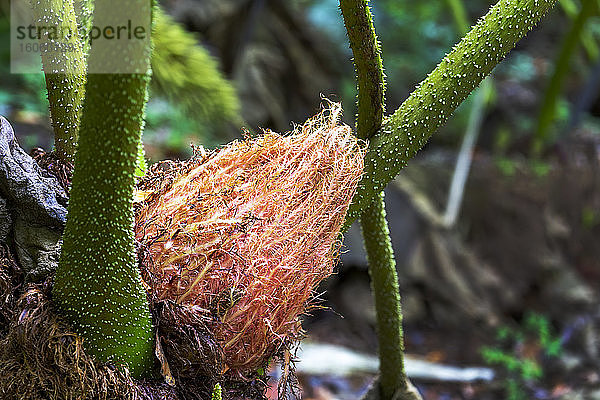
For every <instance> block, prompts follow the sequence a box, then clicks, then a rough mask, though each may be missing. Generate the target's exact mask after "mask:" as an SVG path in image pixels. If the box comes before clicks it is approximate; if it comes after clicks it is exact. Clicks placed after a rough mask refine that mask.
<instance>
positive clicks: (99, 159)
mask: <svg viewBox="0 0 600 400" xmlns="http://www.w3.org/2000/svg"><path fill="white" fill-rule="evenodd" d="M144 12H147V13H148V15H150V2H149V1H144V0H137V1H130V2H124V3H121V4H120V5H119V6H118V7H117V6H115V5H114V4H106V2H99V3H97V4H96V9H95V10H94V15H96V14H97V13H101V15H111V13H118V14H121V15H144V14H140V13H144ZM112 15H115V14H112ZM136 52H137V54H141V56H140V57H135V56H134V57H131V56H130V54H136ZM149 57H150V46H149V43H147V42H140V41H136V42H134V41H130V42H128V47H124V46H109V47H108V48H102V47H100V46H98V47H96V46H93V47H92V49H91V53H90V56H89V70H90V71H99V70H107V69H110V68H114V67H115V66H114V60H121V61H122V60H126V59H130V60H131V64H130V65H129V67H130V68H131V71H136V72H137V73H130V74H125V73H123V74H90V75H89V76H88V81H87V86H86V92H87V96H86V98H85V103H84V111H83V114H82V118H81V130H80V135H79V145H78V146H79V147H78V151H77V155H76V159H75V170H74V174H73V187H72V190H71V198H70V202H69V209H68V211H69V214H68V219H67V224H66V227H65V233H64V237H63V247H62V254H61V258H60V262H59V267H58V270H57V272H56V281H55V286H54V289H53V295H54V300H55V301H56V304H57V305H58V309H59V311H60V313H61V314H62V315H63V316H64V317H66V318H67V320H68V321H69V322H70V323H71V324H72V325H73V327H74V328H75V330H76V331H77V332H78V333H80V334H81V335H82V336H83V337H84V340H85V341H84V345H85V347H86V350H87V351H88V352H89V353H90V354H92V355H93V356H95V357H97V358H98V359H99V360H100V361H105V362H107V361H110V362H113V363H115V364H124V365H125V366H127V367H128V368H129V369H130V371H131V374H132V375H133V376H136V377H138V376H142V375H147V374H148V373H149V371H150V370H151V367H152V365H153V346H152V342H153V332H152V321H151V317H150V312H149V310H148V303H147V300H146V294H145V292H144V289H143V286H142V281H141V278H140V273H139V270H138V268H137V266H136V259H135V251H134V237H133V206H132V196H133V188H134V183H135V178H134V171H135V168H136V162H137V155H138V143H139V141H140V137H141V129H142V119H143V118H142V116H143V110H144V105H145V102H146V97H147V84H148V81H149V79H150V74H149V73H147V72H146V71H148V69H149V66H148V65H149ZM144 72H146V73H144Z"/></svg>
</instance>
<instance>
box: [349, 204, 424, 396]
mask: <svg viewBox="0 0 600 400" xmlns="http://www.w3.org/2000/svg"><path fill="white" fill-rule="evenodd" d="M385 216H386V213H385V203H384V194H383V192H380V193H379V195H378V196H377V197H376V198H375V200H374V201H373V202H372V203H371V204H370V205H369V206H368V207H367V208H366V209H365V210H364V212H363V213H362V214H361V216H360V223H361V229H362V235H363V238H364V244H365V250H366V252H367V260H368V262H369V274H370V275H371V287H372V290H373V294H374V297H375V310H376V314H377V337H378V338H379V348H378V351H379V362H380V365H379V371H380V376H379V387H380V393H381V398H382V399H384V400H389V399H392V398H396V399H399V400H404V399H406V400H409V399H411V400H412V399H418V397H417V396H416V394H415V392H413V391H411V389H410V386H409V384H408V380H407V378H406V373H405V370H404V338H403V330H402V309H401V303H400V289H399V286H398V276H397V274H396V261H395V259H394V251H393V249H392V243H391V241H390V234H389V229H388V225H387V220H386V218H385ZM395 396H397V397H395Z"/></svg>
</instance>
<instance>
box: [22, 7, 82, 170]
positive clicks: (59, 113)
mask: <svg viewBox="0 0 600 400" xmlns="http://www.w3.org/2000/svg"><path fill="white" fill-rule="evenodd" d="M32 5H33V12H34V15H35V19H36V25H37V26H38V28H39V29H40V30H39V32H40V33H41V35H40V48H41V49H42V50H41V55H42V65H43V67H44V72H45V77H46V89H47V91H48V102H49V103H50V116H51V118H52V126H53V128H54V138H55V141H54V143H55V151H56V154H57V155H58V156H59V157H60V158H61V159H62V160H64V161H69V162H72V161H73V156H74V154H75V147H76V143H77V134H78V129H79V118H80V114H81V108H82V106H83V99H84V97H85V71H86V66H85V56H84V49H83V43H82V40H81V37H80V36H79V31H78V26H77V19H76V16H75V10H74V7H73V0H33V1H32ZM43 27H54V28H57V31H58V32H59V35H58V37H52V32H51V31H50V30H44V29H43ZM48 33H50V35H49V34H48ZM57 49H60V50H57Z"/></svg>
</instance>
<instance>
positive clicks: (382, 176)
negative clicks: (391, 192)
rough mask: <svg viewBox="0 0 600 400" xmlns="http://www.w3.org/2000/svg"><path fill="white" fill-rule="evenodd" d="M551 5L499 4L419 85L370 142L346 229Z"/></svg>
mask: <svg viewBox="0 0 600 400" xmlns="http://www.w3.org/2000/svg"><path fill="white" fill-rule="evenodd" d="M554 3H556V0H500V1H499V2H498V3H497V4H496V5H494V6H493V7H492V8H491V9H490V11H489V12H488V13H487V14H486V16H485V17H483V18H482V19H481V20H480V21H479V22H478V23H477V24H476V25H475V26H474V27H473V29H472V30H471V31H470V32H469V33H468V34H467V35H466V36H465V37H464V38H463V39H462V40H461V41H460V42H459V43H458V44H457V45H456V46H455V47H454V48H453V50H452V51H451V52H450V53H449V54H448V55H447V56H446V57H445V58H444V59H443V60H442V61H441V62H440V64H439V65H438V66H437V67H436V68H435V69H434V70H433V71H432V72H431V73H430V74H429V75H428V76H427V78H426V79H425V80H424V81H423V82H421V84H420V85H419V86H418V87H417V89H416V90H415V91H414V92H413V93H412V94H411V95H410V96H409V98H408V99H407V100H406V101H405V102H404V103H403V104H402V105H401V106H400V108H399V109H398V110H397V111H396V112H395V113H394V114H393V115H392V116H391V117H389V118H388V119H387V120H386V121H385V122H384V125H383V127H382V129H381V130H380V133H379V134H378V135H376V136H375V137H374V138H373V139H372V140H371V141H370V143H369V152H368V153H367V156H366V159H365V172H364V174H363V177H362V180H361V183H360V185H359V188H358V191H357V194H356V196H354V200H353V203H352V204H351V205H350V209H349V212H348V216H347V218H346V225H345V226H346V227H348V226H349V225H350V223H351V222H352V221H353V220H354V219H356V218H357V217H358V215H359V213H360V211H361V210H363V209H364V208H365V207H367V206H368V205H369V204H370V203H371V202H372V201H373V199H374V198H375V196H377V195H378V194H379V193H380V192H381V190H383V188H384V187H385V186H386V185H387V184H388V182H389V181H391V180H392V179H394V178H395V177H396V175H397V174H398V172H399V171H400V170H401V169H402V168H403V167H404V166H405V165H406V163H407V161H408V160H409V159H410V158H411V157H413V156H414V155H415V153H416V152H417V151H418V150H419V149H420V148H422V147H423V146H424V145H425V143H426V142H427V139H429V137H430V136H431V135H432V134H433V133H434V132H435V130H436V129H437V128H438V127H439V126H440V125H442V124H443V123H445V122H446V121H447V119H448V118H449V117H450V115H451V114H452V113H453V112H454V110H455V109H456V108H457V107H458V106H459V105H460V103H462V102H463V100H464V99H465V98H466V97H467V96H468V95H469V93H471V92H472V91H473V89H475V88H476V87H477V86H478V85H479V83H480V82H481V81H482V80H483V79H484V78H485V77H486V76H487V75H488V74H489V73H490V72H491V70H492V69H493V68H494V67H495V66H496V64H498V63H499V62H500V60H501V59H502V58H504V56H505V55H506V54H507V53H508V52H509V51H510V49H512V48H513V47H514V45H515V44H516V42H517V41H518V40H519V39H521V38H522V37H523V36H525V34H526V33H527V32H528V31H529V30H530V29H531V28H533V27H534V26H535V25H536V24H537V22H538V21H539V20H540V19H541V18H542V16H543V15H544V14H545V13H546V12H547V11H548V10H549V9H550V8H551V7H552V6H553V5H554Z"/></svg>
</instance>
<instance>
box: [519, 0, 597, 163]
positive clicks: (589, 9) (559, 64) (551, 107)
mask: <svg viewBox="0 0 600 400" xmlns="http://www.w3.org/2000/svg"><path fill="white" fill-rule="evenodd" d="M597 9H598V4H597V0H583V1H582V5H581V10H579V14H577V17H575V19H574V20H573V22H572V24H571V28H570V29H569V32H567V35H566V36H565V38H564V39H563V43H562V47H561V48H560V51H559V53H558V55H557V57H556V60H555V62H554V72H553V73H552V76H551V77H550V82H549V83H548V87H547V88H546V92H545V93H544V98H543V101H542V107H541V108H540V114H539V117H538V121H537V129H536V131H535V136H534V138H533V142H532V145H531V155H532V156H533V157H539V156H540V154H541V152H542V150H543V149H544V145H545V144H546V143H547V142H548V141H549V140H550V128H551V127H552V122H554V117H555V115H556V101H557V99H558V97H559V95H560V92H561V89H562V87H563V82H564V80H565V78H566V77H567V74H568V72H569V64H570V62H571V56H572V55H573V53H574V52H575V49H576V48H577V45H578V44H579V41H580V37H581V33H582V32H583V28H584V26H585V22H586V21H587V20H588V18H589V17H591V16H592V15H594V14H595V13H596V12H597Z"/></svg>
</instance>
